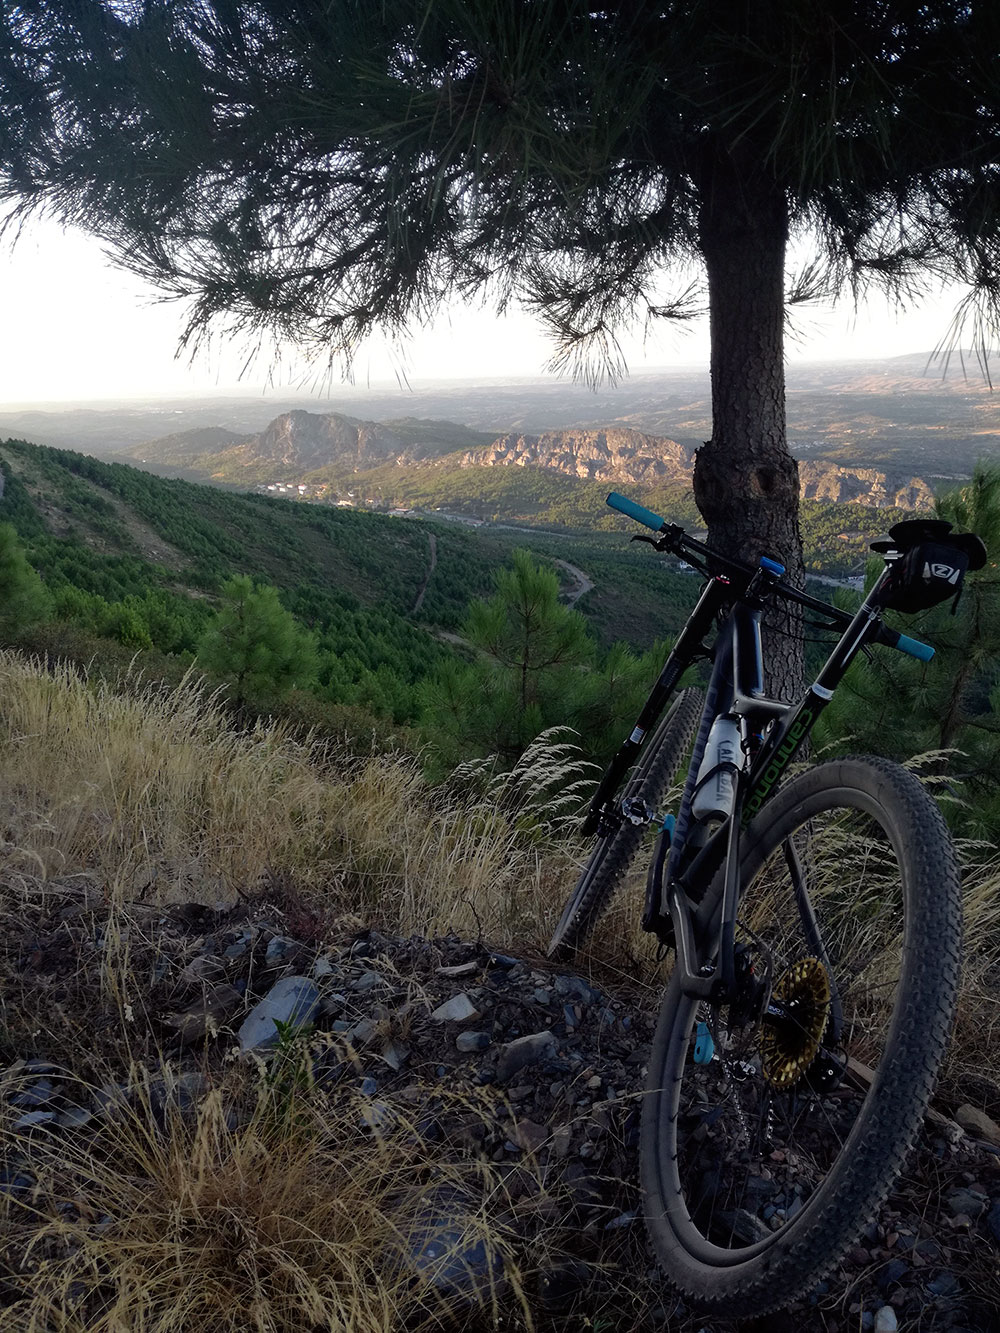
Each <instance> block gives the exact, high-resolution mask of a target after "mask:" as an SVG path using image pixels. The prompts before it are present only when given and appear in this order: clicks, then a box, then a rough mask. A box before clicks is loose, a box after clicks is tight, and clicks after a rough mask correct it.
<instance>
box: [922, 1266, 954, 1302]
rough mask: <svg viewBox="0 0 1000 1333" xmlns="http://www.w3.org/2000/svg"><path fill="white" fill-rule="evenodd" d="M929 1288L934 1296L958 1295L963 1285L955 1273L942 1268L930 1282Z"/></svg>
mask: <svg viewBox="0 0 1000 1333" xmlns="http://www.w3.org/2000/svg"><path fill="white" fill-rule="evenodd" d="M927 1290H928V1291H929V1292H930V1293H931V1295H932V1296H957V1295H958V1293H959V1292H960V1291H961V1290H962V1287H961V1284H960V1283H959V1280H958V1278H957V1277H956V1276H955V1274H954V1273H949V1272H948V1270H947V1268H942V1270H941V1271H940V1273H938V1274H937V1275H936V1276H935V1277H934V1278H933V1279H932V1280H931V1281H930V1282H928V1284H927Z"/></svg>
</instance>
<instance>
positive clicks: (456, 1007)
mask: <svg viewBox="0 0 1000 1333" xmlns="http://www.w3.org/2000/svg"><path fill="white" fill-rule="evenodd" d="M479 1017H480V1012H479V1010H478V1009H477V1008H476V1006H475V1005H474V1004H473V1003H472V1001H471V1000H470V999H469V997H468V995H466V994H465V992H464V991H463V992H462V993H461V994H460V995H453V996H452V997H451V999H450V1000H445V1002H444V1004H439V1005H438V1007H437V1008H436V1009H435V1010H434V1012H433V1013H432V1014H431V1018H433V1019H434V1021H435V1022H436V1023H468V1022H471V1020H472V1019H474V1018H479Z"/></svg>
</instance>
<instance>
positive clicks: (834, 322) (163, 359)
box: [0, 221, 957, 405]
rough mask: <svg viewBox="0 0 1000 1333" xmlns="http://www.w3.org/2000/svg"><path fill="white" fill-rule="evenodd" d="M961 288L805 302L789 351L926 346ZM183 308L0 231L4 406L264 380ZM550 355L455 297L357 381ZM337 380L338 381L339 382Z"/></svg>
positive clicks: (663, 349)
mask: <svg viewBox="0 0 1000 1333" xmlns="http://www.w3.org/2000/svg"><path fill="white" fill-rule="evenodd" d="M956 299H957V294H955V293H937V294H936V295H935V296H934V297H933V298H928V299H927V300H925V301H924V303H923V304H922V305H921V306H919V307H918V308H916V309H911V310H908V311H906V312H905V313H903V314H902V315H900V314H898V313H896V312H893V311H891V310H889V309H888V308H887V306H886V303H885V301H884V299H882V298H878V299H876V300H874V301H873V302H871V303H869V304H868V305H867V306H865V307H864V308H862V310H861V311H860V312H859V313H858V314H857V315H855V313H854V311H853V309H852V308H851V306H850V305H849V304H848V303H845V304H844V305H843V306H841V307H838V308H837V309H836V310H832V311H831V310H820V309H815V308H811V309H809V310H805V309H800V310H799V311H798V312H797V313H796V316H795V323H796V326H797V328H798V330H799V333H800V336H799V337H798V338H797V339H792V340H789V341H788V343H787V354H788V358H789V360H790V361H798V360H805V361H808V360H828V359H843V358H848V357H886V356H898V355H902V354H903V353H907V352H927V351H929V350H930V349H931V348H932V347H933V346H934V345H935V344H936V343H937V342H938V340H939V339H940V338H941V337H942V336H943V335H944V333H945V332H946V330H947V328H948V324H949V322H950V318H951V313H952V311H953V309H954V306H955V302H956ZM182 324H183V310H182V309H180V308H178V307H177V306H176V305H172V304H170V303H164V302H162V301H159V300H158V298H157V294H156V292H155V291H154V290H152V289H150V288H146V287H144V286H143V285H142V284H140V283H139V282H138V281H137V280H136V279H134V278H132V277H131V276H130V275H128V274H126V273H124V272H122V271H121V270H118V269H116V268H114V267H113V266H112V265H111V264H110V263H109V262H108V261H106V260H105V259H104V257H103V254H102V251H101V247H100V245H99V243H98V242H96V241H94V240H92V239H91V238H89V237H87V236H85V235H83V234H82V233H79V232H64V231H63V230H62V229H61V228H60V227H58V226H57V225H56V224H54V223H51V222H41V221H36V222H34V223H32V225H31V227H30V230H28V231H26V232H25V234H23V235H22V237H21V239H20V240H19V241H18V242H17V244H16V246H14V247H13V249H11V248H10V246H9V245H8V244H7V243H5V242H0V403H3V404H7V405H13V404H26V403H33V402H35V403H40V402H58V401H61V400H77V401H78V400H80V399H103V400H107V399H119V398H135V397H149V396H171V395H178V394H186V393H199V394H203V395H205V394H209V393H211V392H212V391H213V390H215V391H221V390H227V391H232V390H233V389H234V388H239V389H242V390H252V389H255V388H257V387H259V386H261V385H263V384H265V383H266V381H267V372H268V369H269V367H268V364H267V362H266V361H263V362H258V364H257V365H256V366H254V367H253V368H252V369H251V371H250V372H249V373H248V374H246V375H244V377H243V379H242V380H240V372H241V369H242V367H243V363H244V360H245V354H244V355H241V351H242V349H241V348H240V347H239V346H237V345H224V344H222V343H221V342H220V341H219V340H218V339H217V340H216V342H215V344H214V345H213V346H212V347H210V348H209V349H207V351H202V352H200V353H199V354H198V356H197V358H196V359H195V361H194V363H193V364H191V363H190V361H189V358H188V356H187V354H185V355H184V356H183V357H182V358H180V359H178V357H177V355H176V350H177V344H178V339H179V336H180V331H181V327H182ZM623 341H624V346H625V350H626V356H627V360H628V364H629V368H630V370H632V371H638V370H643V369H652V368H654V367H663V366H668V365H671V364H685V365H697V364H700V365H702V366H705V367H707V365H708V330H707V323H706V321H704V320H702V321H699V322H698V323H697V324H695V325H694V326H685V327H684V328H678V327H676V326H673V327H671V326H658V328H657V330H656V332H655V333H654V334H653V335H652V336H651V337H650V338H649V339H648V341H646V342H645V344H644V343H643V339H642V335H641V331H640V333H639V336H638V337H635V338H631V339H625V340H623ZM550 353H551V348H550V346H549V344H548V343H547V341H546V339H545V338H544V337H543V335H542V334H541V333H540V332H539V330H538V328H537V326H536V325H535V324H534V323H533V321H532V320H531V319H530V318H529V317H528V316H527V315H524V314H521V313H514V314H511V315H508V316H507V317H506V318H503V319H501V318H499V317H498V316H497V315H496V314H494V313H493V312H492V311H490V310H488V309H487V310H483V309H474V308H469V307H464V308H462V307H456V308H454V309H452V310H451V311H450V312H449V313H448V314H447V315H442V316H441V317H440V318H439V319H438V320H437V321H436V322H435V324H434V325H433V326H432V327H430V328H427V329H423V330H420V331H418V332H417V333H416V334H414V336H413V337H412V338H411V339H410V340H409V342H408V344H407V345H406V347H405V349H404V351H403V353H402V355H401V354H400V353H399V352H398V350H397V351H393V349H391V348H387V347H386V346H385V345H377V344H373V345H372V346H371V347H369V348H367V349H365V350H364V351H363V352H362V353H361V354H360V355H359V356H358V358H357V361H356V364H355V367H354V379H355V382H356V383H358V384H365V383H368V382H371V383H378V382H384V381H386V380H395V379H397V378H398V372H399V371H400V369H403V370H405V374H406V376H407V378H408V379H409V381H410V382H411V383H417V382H419V381H421V380H426V379H482V380H485V379H493V378H497V377H505V378H517V377H523V376H538V375H541V374H543V373H544V368H545V364H546V362H547V360H548V358H549V355H550ZM298 386H302V387H308V385H307V382H305V381H304V380H303V378H302V369H301V367H299V369H298V374H296V373H295V371H294V369H293V367H292V365H291V363H289V364H288V365H286V368H285V370H284V371H282V372H281V373H280V377H279V378H278V379H277V381H276V383H275V384H274V387H275V388H281V389H283V390H285V391H286V392H287V391H288V389H290V388H293V387H298ZM330 387H332V388H334V389H335V388H336V385H333V386H330Z"/></svg>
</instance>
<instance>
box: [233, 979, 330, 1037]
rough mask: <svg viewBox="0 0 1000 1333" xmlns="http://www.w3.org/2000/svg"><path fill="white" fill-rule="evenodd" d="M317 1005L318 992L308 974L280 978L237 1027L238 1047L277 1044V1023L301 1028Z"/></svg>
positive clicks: (310, 1017)
mask: <svg viewBox="0 0 1000 1333" xmlns="http://www.w3.org/2000/svg"><path fill="white" fill-rule="evenodd" d="M318 1007H319V991H318V990H317V989H316V986H315V983H314V982H312V981H310V980H309V978H308V977H282V978H281V980H280V981H278V982H276V983H275V984H274V985H273V986H272V987H271V989H270V990H269V991H268V993H267V995H265V997H264V998H263V1000H261V1001H260V1002H259V1003H258V1004H256V1005H254V1007H253V1008H252V1009H251V1010H250V1013H249V1014H247V1017H246V1019H245V1020H244V1023H243V1026H242V1027H241V1028H240V1033H239V1036H240V1048H241V1049H242V1051H243V1052H244V1054H246V1053H247V1052H249V1051H261V1050H267V1049H270V1048H273V1047H274V1046H277V1044H278V1040H279V1031H278V1024H279V1023H280V1024H286V1023H288V1024H291V1025H292V1026H293V1027H302V1026H303V1025H304V1024H305V1023H308V1022H309V1021H310V1020H311V1019H312V1017H313V1015H314V1014H315V1013H316V1010H317V1009H318Z"/></svg>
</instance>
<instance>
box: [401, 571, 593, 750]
mask: <svg viewBox="0 0 1000 1333" xmlns="http://www.w3.org/2000/svg"><path fill="white" fill-rule="evenodd" d="M496 585H497V590H496V592H495V593H494V595H493V596H492V597H491V598H489V599H488V600H487V601H476V602H473V603H472V605H471V607H470V608H469V614H468V617H467V619H466V621H465V624H464V626H463V628H462V635H463V637H465V638H466V639H468V641H469V643H470V644H471V645H472V646H473V648H474V649H475V650H476V651H477V653H478V659H477V660H476V661H475V662H473V663H472V664H471V665H470V666H468V667H466V668H461V667H449V668H445V669H444V670H443V671H441V672H439V673H438V675H437V677H436V679H435V682H434V684H433V686H432V687H431V691H430V695H429V698H428V709H427V715H428V718H429V719H430V720H432V722H433V724H434V725H436V726H437V727H439V728H441V729H442V730H443V731H445V732H446V733H448V734H450V735H451V737H452V738H453V740H454V742H455V744H456V746H457V748H458V749H459V751H460V752H467V751H468V749H469V748H470V747H472V748H479V749H483V748H485V749H487V750H492V751H495V752H496V753H498V754H500V755H501V756H502V757H503V758H504V759H508V760H511V759H516V758H517V756H518V755H519V754H520V753H521V752H522V750H523V749H524V748H525V746H526V745H528V744H529V742H530V741H532V740H534V738H535V737H536V736H537V735H538V733H539V732H540V731H542V730H543V729H544V728H546V727H550V726H554V725H556V724H557V723H561V722H568V721H570V720H571V719H572V717H573V714H574V710H575V708H576V707H577V706H578V703H579V701H580V698H581V694H582V691H583V689H584V680H585V678H584V676H583V675H582V669H583V668H584V667H585V666H587V665H588V664H589V663H590V662H591V661H592V660H593V656H594V644H593V642H592V640H591V639H590V636H589V632H588V629H587V622H586V620H585V619H584V617H583V616H582V615H581V614H580V613H579V612H578V611H574V610H571V609H570V608H569V607H566V606H564V605H563V604H562V603H561V602H560V601H559V580H558V579H557V578H556V576H555V574H553V573H552V572H551V571H549V570H545V569H542V568H540V567H539V566H537V565H535V563H534V561H533V560H532V558H531V554H530V552H528V551H515V552H514V561H513V566H512V568H510V569H502V570H499V571H498V572H497V575H496Z"/></svg>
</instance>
